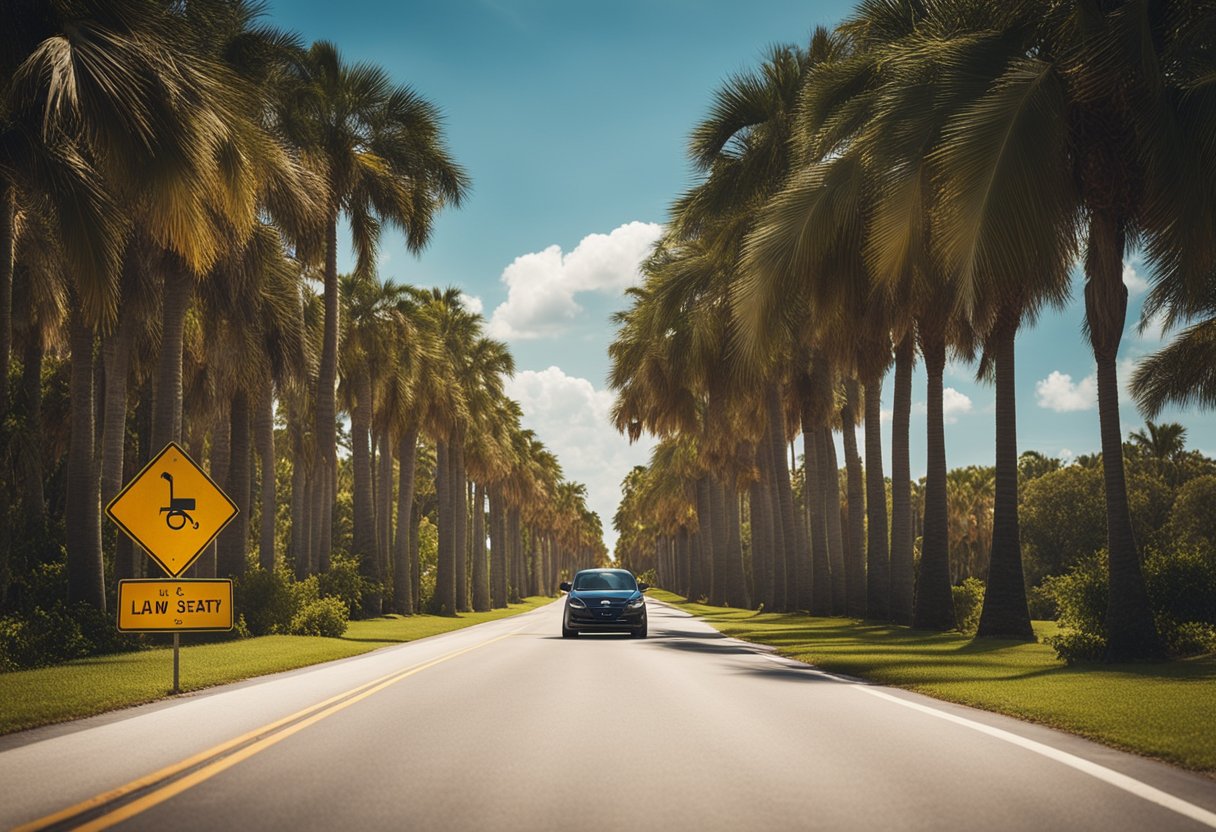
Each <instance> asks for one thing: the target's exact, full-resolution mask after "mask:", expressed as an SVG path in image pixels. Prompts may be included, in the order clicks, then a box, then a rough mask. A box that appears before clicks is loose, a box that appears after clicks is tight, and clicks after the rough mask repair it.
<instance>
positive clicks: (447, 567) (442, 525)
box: [435, 442, 456, 615]
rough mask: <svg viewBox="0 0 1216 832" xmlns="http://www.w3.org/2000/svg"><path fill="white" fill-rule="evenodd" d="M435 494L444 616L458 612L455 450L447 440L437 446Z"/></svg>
mask: <svg viewBox="0 0 1216 832" xmlns="http://www.w3.org/2000/svg"><path fill="white" fill-rule="evenodd" d="M435 457H436V459H435V461H436V465H435V496H436V497H437V498H438V502H439V530H438V531H439V551H438V553H437V554H438V562H437V564H436V571H435V605H436V611H437V612H439V613H440V614H442V615H455V614H456V548H455V546H453V543H452V538H453V525H454V524H455V522H456V518H455V516H454V515H453V513H452V498H451V494H450V491H451V489H452V484H451V483H452V465H451V457H452V452H451V449H450V446H449V445H448V443H447V442H438V443H436V446H435Z"/></svg>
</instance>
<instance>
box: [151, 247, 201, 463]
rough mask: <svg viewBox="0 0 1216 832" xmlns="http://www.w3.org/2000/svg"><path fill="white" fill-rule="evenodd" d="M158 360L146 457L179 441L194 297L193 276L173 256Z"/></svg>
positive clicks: (168, 260)
mask: <svg viewBox="0 0 1216 832" xmlns="http://www.w3.org/2000/svg"><path fill="white" fill-rule="evenodd" d="M164 260H165V275H164V297H163V301H162V304H161V305H162V313H161V320H162V328H161V339H160V359H159V361H158V364H157V371H156V410H155V413H154V415H153V417H152V447H151V448H149V449H148V453H147V456H148V457H149V458H151V457H152V456H153V455H155V454H158V453H160V450H161V448H163V447H165V445H166V444H168V443H169V442H180V441H181V438H182V344H183V339H184V337H185V331H186V312H187V310H189V308H190V301H191V299H192V298H193V297H194V276H193V275H192V274H190V269H189V268H188V267H187V266H186V264H185V263H184V262H182V260H181V259H180V258H179V257H177V256H176V255H166V256H165V258H164Z"/></svg>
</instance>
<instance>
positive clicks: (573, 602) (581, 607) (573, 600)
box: [570, 596, 587, 610]
mask: <svg viewBox="0 0 1216 832" xmlns="http://www.w3.org/2000/svg"><path fill="white" fill-rule="evenodd" d="M570 606H572V607H574V608H575V609H576V610H585V609H587V605H586V604H584V603H583V602H582V601H580V600H578V599H577V598H575V597H574V596H570Z"/></svg>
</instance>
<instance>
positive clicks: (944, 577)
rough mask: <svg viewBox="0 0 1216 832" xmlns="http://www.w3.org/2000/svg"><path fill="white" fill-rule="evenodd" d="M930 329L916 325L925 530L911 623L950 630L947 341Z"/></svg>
mask: <svg viewBox="0 0 1216 832" xmlns="http://www.w3.org/2000/svg"><path fill="white" fill-rule="evenodd" d="M932 329H933V328H932V327H921V328H920V339H921V346H920V349H921V354H922V355H924V357H925V373H926V375H927V376H928V391H927V397H926V398H927V401H926V403H925V404H926V409H927V411H928V413H927V423H928V424H927V446H928V463H927V464H926V466H925V468H926V471H925V533H924V540H923V544H922V546H921V554H920V570H919V572H918V573H917V578H916V606H915V609H914V612H913V616H912V626H914V627H919V628H921V629H925V630H949V629H952V628H953V627H954V626H955V621H954V598H953V596H952V595H951V592H950V541H949V532H948V528H949V526H948V523H949V520H948V514H947V512H948V506H947V505H946V432H945V425H944V423H943V421H942V372H943V371H944V369H945V367H946V345H945V342H944V341H942V340H941V338H940V337H939V336H936V335H930V334H928V332H929V331H930V330H932Z"/></svg>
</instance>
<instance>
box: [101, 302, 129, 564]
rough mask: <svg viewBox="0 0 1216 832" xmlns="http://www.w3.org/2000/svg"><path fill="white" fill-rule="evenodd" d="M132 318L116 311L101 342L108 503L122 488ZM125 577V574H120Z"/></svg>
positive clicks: (104, 492) (104, 476)
mask: <svg viewBox="0 0 1216 832" xmlns="http://www.w3.org/2000/svg"><path fill="white" fill-rule="evenodd" d="M134 334H135V331H134V319H133V318H132V316H130V315H120V316H119V318H118V327H117V329H115V330H114V332H113V333H111V334H110V335H109V336H108V337H106V338H105V339H104V340H103V342H102V347H101V351H102V359H103V361H104V363H105V368H106V390H105V409H104V413H105V415H104V416H103V418H102V428H101V503H102V505H103V506H107V505H109V504H110V501H111V500H113V499H114V498H115V497H116V496H117V495H118V492H119V491H121V490H122V474H123V451H124V449H125V447H126V439H127V376H128V368H129V366H130V357H131V342H132V340H133V337H134ZM123 577H128V576H125V575H124V576H123Z"/></svg>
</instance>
